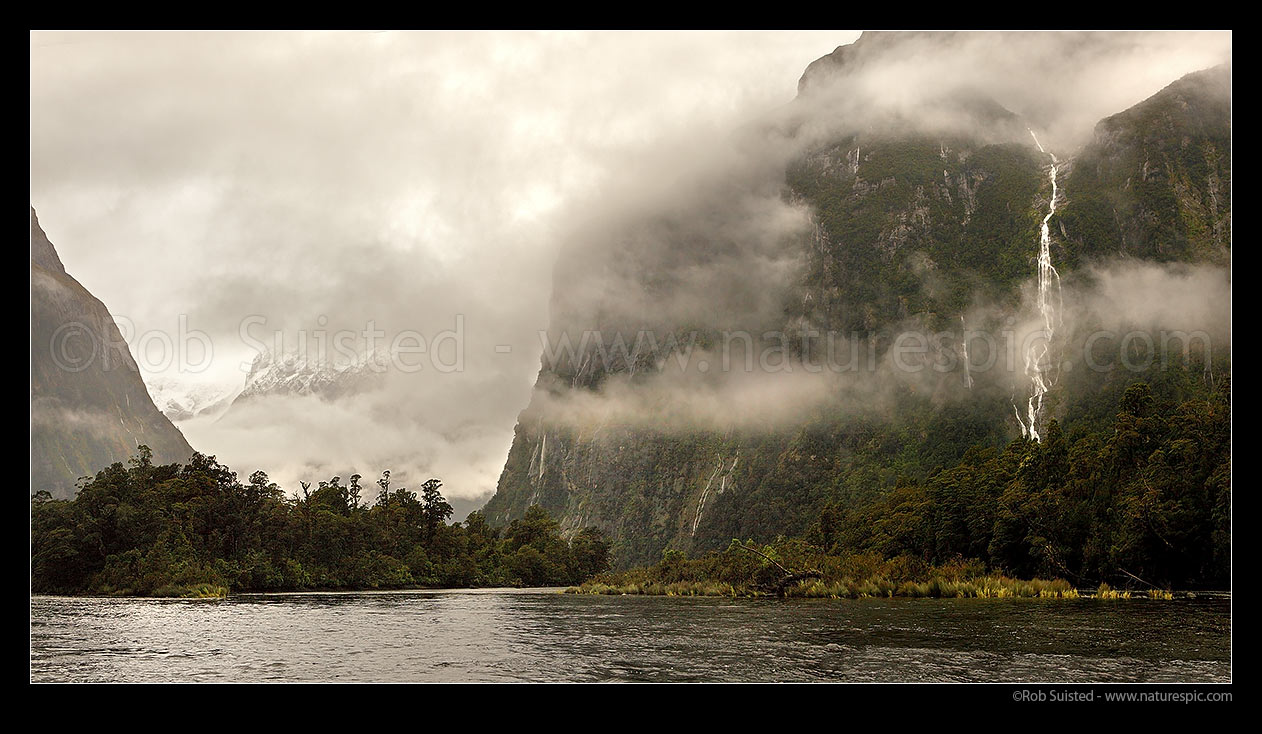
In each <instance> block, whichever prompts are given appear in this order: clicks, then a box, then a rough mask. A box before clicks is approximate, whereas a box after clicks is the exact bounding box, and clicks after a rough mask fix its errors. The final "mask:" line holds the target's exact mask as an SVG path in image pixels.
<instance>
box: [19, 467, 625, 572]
mask: <svg viewBox="0 0 1262 734" xmlns="http://www.w3.org/2000/svg"><path fill="white" fill-rule="evenodd" d="M151 457H152V454H151V452H150V451H149V450H148V448H147V447H143V446H142V447H140V453H139V455H138V456H137V457H135V458H133V459H132V460H131V461H130V465H129V466H124V465H123V464H121V463H116V464H113V465H111V466H109V467H107V468H105V469H103V470H101V471H100V472H98V473H97V475H96V476H95V477H93V478H91V479H90V480H87V481H86V482H84V483H83V485H82V487H81V488H80V490H79V492H78V494H77V496H76V497H75V498H74V500H70V501H65V500H53V499H51V498H50V497H49V496H48V493H46V492H40V493H37V494H36V495H35V497H34V498H33V499H32V504H31V587H32V590H33V591H36V592H52V593H93V594H118V595H145V596H202V595H215V596H217V595H221V594H224V593H227V592H229V591H233V592H237V591H280V590H302V589H390V588H407V587H418V586H419V587H469V586H555V585H564V584H572V583H578V582H581V581H583V580H584V579H587V578H589V577H590V576H592V575H593V574H596V573H599V572H601V571H604V570H605V569H606V568H608V565H609V561H608V556H609V545H608V543H606V542H605V541H604V540H603V539H602V538H601V536H600V533H599V532H598V531H596V530H591V529H588V530H580V531H579V532H577V533H576V534H574V535H573V536H572V537H570V538H569V539H568V540H567V539H565V538H563V537H562V536H561V534H560V532H559V530H558V527H557V524H556V523H555V522H554V521H553V520H552V519H551V518H550V517H548V515H547V513H545V512H544V511H543V510H542V509H536V510H535V511H534V512H531V513H528V514H527V515H526V516H525V517H523V518H521V519H519V520H517V521H515V522H513V523H511V524H510V525H508V526H507V527H505V528H500V529H497V528H492V527H490V526H488V525H487V523H486V522H485V521H484V519H483V517H482V515H481V513H478V512H474V513H472V514H471V515H470V516H469V518H468V519H467V520H465V522H463V523H460V524H448V522H447V521H448V519H449V518H450V517H451V514H452V507H451V505H450V504H449V503H448V502H447V500H446V499H444V498H443V495H442V493H441V491H440V489H441V482H439V481H438V480H436V479H430V480H429V481H427V482H425V483H424V484H423V485H422V487H421V490H420V491H419V492H412V491H410V490H408V489H405V488H402V487H395V486H392V485H391V482H390V473H389V472H385V473H384V474H383V475H382V477H381V478H380V479H379V480H377V487H376V489H377V497H376V501H375V502H372V503H368V502H366V501H365V499H364V496H363V495H364V490H365V487H364V486H362V485H361V484H360V479H361V477H360V476H359V475H355V476H352V477H351V478H350V482H349V483H347V484H343V483H342V480H341V478H340V477H334V478H333V479H331V480H329V481H327V482H321V483H320V485H319V486H318V487H317V488H315V489H314V490H312V489H311V488H310V486H309V485H306V484H304V485H303V488H302V491H301V493H300V494H299V495H298V496H297V497H286V495H285V493H284V492H283V491H282V490H281V488H280V487H278V486H277V485H276V484H275V483H272V482H271V481H269V480H268V477H267V475H266V474H264V473H263V472H255V473H254V474H252V475H250V478H249V481H247V482H244V483H243V482H240V481H238V479H237V475H236V474H235V473H234V472H232V471H231V470H230V469H229V468H228V467H226V466H223V465H221V464H219V463H218V462H217V461H216V460H215V458H214V457H211V456H204V455H201V454H194V456H193V458H192V460H191V461H190V462H189V463H188V464H186V465H179V464H167V465H155V464H153V463H152V460H151Z"/></svg>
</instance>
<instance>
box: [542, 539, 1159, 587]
mask: <svg viewBox="0 0 1262 734" xmlns="http://www.w3.org/2000/svg"><path fill="white" fill-rule="evenodd" d="M566 593H570V594H634V595H647V596H722V597H763V596H784V597H787V598H804V599H868V598H895V597H899V598H912V599H917V598H924V599H1078V598H1084V597H1085V598H1092V597H1093V598H1100V599H1131V598H1148V599H1172V598H1174V594H1173V593H1172V592H1170V591H1169V590H1161V589H1153V590H1146V591H1126V590H1116V589H1113V588H1112V587H1110V586H1109V585H1108V584H1107V583H1106V584H1100V586H1099V588H1097V589H1096V590H1095V591H1094V592H1092V591H1089V590H1080V589H1079V588H1077V587H1075V586H1074V585H1073V584H1071V583H1070V582H1069V581H1066V580H1065V579H1062V578H1050V579H1044V578H1033V579H1019V578H1014V577H1012V576H1009V575H1007V574H1004V573H1002V572H998V571H996V570H994V569H989V568H987V567H986V566H985V565H984V564H983V563H981V562H980V561H966V560H962V559H960V560H956V561H953V562H951V563H947V564H941V565H930V564H926V563H924V562H923V561H921V560H918V559H916V558H912V557H908V556H898V557H895V558H881V557H879V556H876V555H873V554H850V555H837V554H830V553H824V552H822V551H820V550H819V549H818V548H815V547H813V546H811V545H809V544H807V543H803V542H801V541H792V540H789V541H778V542H776V543H773V544H771V545H761V546H759V545H755V544H753V543H751V542H740V541H733V542H732V544H731V545H730V546H729V547H728V548H727V549H726V550H724V551H722V552H714V553H707V554H705V555H702V556H699V557H696V558H689V557H687V556H685V555H684V554H683V553H680V552H678V551H667V552H666V553H665V554H664V555H663V557H662V560H661V561H660V562H659V563H657V564H654V565H652V566H644V567H641V568H633V569H630V570H627V571H620V572H607V573H602V574H600V575H597V576H595V577H594V578H592V579H590V580H588V581H586V582H584V583H583V584H581V585H579V586H572V587H570V588H568V589H566Z"/></svg>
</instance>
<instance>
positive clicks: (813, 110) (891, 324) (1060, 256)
mask: <svg viewBox="0 0 1262 734" xmlns="http://www.w3.org/2000/svg"><path fill="white" fill-rule="evenodd" d="M918 38H919V36H918V34H867V33H865V34H864V35H863V36H862V37H861V38H860V39H859V40H858V41H857V42H856V43H854V44H852V45H851V46H846V47H841V48H839V49H838V50H837V51H836V52H834V53H833V54H830V55H829V56H827V57H824V58H823V59H821V60H819V61H817V62H815V63H813V64H812V65H811V66H810V67H809V68H808V69H807V71H806V73H805V74H804V75H803V78H802V81H801V82H800V83H799V97H798V100H797V102H795V105H794V107H793V109H792V110H791V114H790V117H789V119H788V121H787V122H786V123H785V125H786V126H787V127H788V128H789V130H790V133H791V134H794V135H797V138H798V139H799V140H800V141H801V143H800V150H799V151H798V152H797V153H795V154H794V155H793V156H792V157H791V158H790V160H788V161H787V165H786V166H784V167H782V168H781V169H780V171H779V174H778V179H776V180H767V181H764V182H761V183H748V184H742V183H739V182H736V183H733V181H732V180H731V177H729V178H727V179H723V180H721V181H720V182H718V183H715V184H714V186H713V187H712V188H713V191H712V194H709V195H707V194H705V193H694V194H692V197H691V198H690V199H689V200H688V201H687V205H683V204H679V203H678V202H674V203H672V204H671V205H670V206H667V207H663V208H662V210H661V211H654V212H648V213H641V215H640V218H639V219H638V220H634V221H628V222H627V223H626V225H625V226H624V227H622V228H621V229H617V230H609V231H605V232H600V233H594V234H593V235H592V237H593V240H592V241H601V240H603V241H606V242H608V243H609V244H608V245H607V246H595V245H592V244H591V242H590V241H589V242H584V243H582V246H579V247H573V248H570V249H569V250H567V251H565V252H563V254H562V257H561V260H560V262H559V263H558V265H557V268H556V273H555V276H554V281H553V282H554V293H553V301H552V325H551V327H550V339H551V340H552V343H553V344H555V343H557V342H558V341H560V340H561V339H562V338H564V339H566V340H569V343H571V344H572V345H577V346H576V347H575V348H574V349H572V350H570V351H565V350H560V351H559V352H558V353H555V354H545V359H544V364H543V367H542V369H541V371H540V374H539V378H538V381H537V383H536V387H535V391H534V394H533V395H532V399H531V402H530V405H529V406H528V407H527V408H526V410H524V411H523V412H522V414H521V415H520V417H519V420H518V425H517V427H516V429H515V435H514V440H513V444H512V447H511V448H510V451H509V455H508V458H507V461H506V463H505V467H504V470H503V473H502V474H501V477H500V481H499V484H498V488H497V492H496V494H495V496H494V497H493V498H492V499H491V500H490V502H489V503H488V504H487V506H486V508H485V510H484V512H485V515H486V517H487V519H488V520H489V521H491V522H492V523H494V524H497V525H498V524H505V523H508V522H511V521H513V520H515V519H517V518H520V517H523V516H524V513H525V512H526V509H527V508H528V507H530V506H533V505H540V506H543V507H544V508H545V509H547V510H548V511H549V512H551V513H552V514H553V516H554V517H557V518H559V520H560V523H561V526H562V528H563V529H566V530H567V531H570V532H573V531H576V530H577V529H578V528H581V527H585V526H589V525H595V526H597V527H599V528H601V529H602V530H603V531H604V532H605V533H606V534H607V535H608V536H609V537H610V538H611V540H612V541H613V550H614V554H615V562H616V563H617V564H618V565H620V566H624V567H625V566H629V565H634V564H640V563H646V562H653V561H655V560H657V559H658V558H660V556H661V552H662V551H663V549H668V548H669V549H679V550H685V551H699V550H705V549H710V548H718V547H723V546H726V544H727V543H728V541H730V540H731V539H732V538H734V537H739V538H753V539H757V540H769V539H772V538H774V537H776V536H778V535H788V536H795V535H801V534H803V533H804V532H806V531H807V530H808V528H810V527H812V526H813V525H814V524H815V523H816V522H817V521H818V518H819V517H820V516H821V513H824V512H825V511H826V508H833V507H842V508H846V507H851V508H855V507H863V506H868V505H870V504H871V503H874V502H877V501H880V500H881V499H882V498H884V497H887V496H889V495H890V493H891V492H893V491H894V490H895V489H896V488H897V487H899V486H902V485H903V484H905V483H907V482H916V481H921V480H924V479H926V478H927V477H930V476H932V475H933V474H935V473H936V472H939V471H941V470H942V469H943V468H945V467H950V466H952V465H953V464H955V463H956V462H958V461H960V460H961V458H962V457H964V456H965V455H966V454H967V453H968V452H969V451H970V450H973V449H976V448H977V447H991V448H1000V447H1002V446H1004V445H1005V444H1006V443H1007V442H1009V441H1010V440H1012V439H1013V438H1016V437H1019V436H1020V435H1021V431H1022V430H1024V428H1023V426H1024V422H1025V419H1024V415H1025V413H1026V401H1027V398H1028V397H1029V395H1030V391H1031V378H1030V374H1031V372H1030V368H1029V367H1025V368H1022V367H1021V366H1020V358H1019V357H1018V359H1017V362H1018V364H1017V366H1016V368H1014V369H1012V370H1009V371H1003V370H995V371H991V372H989V373H985V374H982V373H967V372H966V371H965V370H964V369H963V368H961V367H960V359H959V358H960V357H961V356H967V351H966V349H967V344H966V343H964V342H963V340H962V332H963V331H964V330H965V329H985V330H989V331H990V332H991V333H999V332H1000V331H1001V330H1003V329H1005V328H1008V327H1009V326H1010V325H1012V324H1014V323H1017V322H1018V320H1025V321H1033V320H1034V319H1035V318H1038V317H1037V316H1035V317H1033V318H1032V317H1031V314H1030V311H1031V308H1032V307H1031V306H1030V303H1031V298H1032V296H1031V295H1030V293H1029V292H1028V291H1027V290H1026V289H1025V284H1027V283H1028V282H1030V281H1031V280H1032V279H1033V278H1034V276H1035V274H1036V273H1039V272H1043V273H1045V274H1054V271H1051V270H1047V269H1043V268H1042V267H1041V266H1040V264H1039V262H1040V261H1039V258H1040V242H1041V241H1042V240H1041V237H1042V234H1041V227H1042V225H1043V223H1044V219H1045V217H1046V221H1047V225H1048V230H1049V235H1048V239H1049V240H1050V241H1049V243H1048V247H1047V251H1048V256H1049V258H1050V260H1051V262H1054V263H1056V265H1057V267H1058V268H1059V270H1060V273H1063V274H1066V277H1071V278H1072V273H1073V272H1075V271H1076V270H1078V269H1081V270H1082V271H1083V272H1085V271H1086V269H1087V268H1088V267H1089V266H1091V265H1092V264H1095V263H1099V262H1103V261H1106V260H1108V259H1109V258H1116V257H1119V256H1121V257H1131V258H1143V259H1145V260H1148V261H1157V262H1166V261H1177V262H1188V263H1210V264H1217V263H1222V262H1224V261H1225V258H1227V257H1229V247H1230V198H1229V189H1230V127H1229V120H1230V114H1229V106H1228V105H1229V89H1227V80H1228V79H1229V72H1228V71H1227V70H1224V69H1217V70H1210V71H1207V72H1203V73H1201V74H1196V75H1191V76H1190V77H1188V78H1185V79H1183V80H1179V81H1178V82H1176V83H1175V84H1173V85H1171V86H1170V87H1169V88H1167V89H1166V90H1163V91H1162V92H1160V93H1159V94H1157V95H1155V96H1154V97H1152V98H1151V99H1149V100H1147V101H1145V102H1143V103H1141V104H1140V105H1137V106H1135V107H1134V108H1131V109H1130V110H1127V111H1125V112H1122V113H1120V114H1118V115H1114V116H1112V117H1110V118H1108V119H1106V120H1104V121H1102V122H1101V123H1100V125H1099V126H1098V127H1097V130H1096V136H1095V140H1094V142H1092V143H1091V144H1090V145H1088V146H1087V147H1086V148H1084V149H1083V150H1082V151H1080V152H1079V153H1078V154H1077V155H1075V156H1073V158H1072V159H1071V160H1059V161H1057V162H1056V164H1055V167H1053V160H1054V159H1053V158H1052V157H1051V156H1049V155H1048V153H1046V152H1045V151H1043V150H1042V149H1041V148H1040V146H1039V144H1038V141H1037V139H1035V137H1034V136H1033V135H1032V134H1031V133H1030V132H1029V131H1028V130H1027V129H1026V123H1025V122H1024V121H1023V120H1021V118H1020V117H1019V116H1017V115H1015V114H1014V113H1012V112H1010V111H1008V110H1006V109H1004V108H1003V107H1002V106H1001V105H1000V104H998V103H997V102H996V101H994V100H993V99H989V98H987V97H986V96H985V95H984V94H981V93H979V92H977V91H976V90H972V89H969V88H967V87H965V86H961V87H959V88H958V89H944V90H941V93H940V94H937V95H936V96H934V97H933V98H931V99H929V100H928V101H927V102H926V103H925V104H923V105H922V106H920V107H918V108H917V109H916V110H915V112H916V114H918V115H920V116H922V117H924V118H925V119H931V120H934V121H944V120H945V121H949V124H940V125H937V126H933V127H930V126H926V125H922V124H920V123H919V122H918V120H917V119H913V118H910V117H903V116H900V115H901V114H902V113H901V112H900V110H898V109H892V110H881V111H880V112H878V113H871V112H868V111H867V110H868V109H869V108H870V107H871V105H868V104H867V100H865V99H863V98H862V97H857V96H856V95H858V94H859V93H860V92H861V90H859V89H858V88H857V87H850V86H847V85H849V84H850V82H851V79H852V77H853V75H854V74H855V73H856V72H858V71H860V70H862V69H863V68H865V67H866V66H867V65H868V64H872V63H876V62H878V61H879V59H880V57H881V56H882V54H888V53H898V52H899V51H900V49H904V48H906V47H907V44H914V43H916V42H917V41H918ZM848 120H853V123H852V124H851V123H849V122H847V121H848ZM821 128H823V132H821V131H820V130H821ZM1053 177H1054V179H1055V183H1056V184H1057V185H1058V188H1059V190H1058V191H1057V195H1056V196H1055V202H1053V198H1054V197H1053ZM772 178H775V177H774V176H773V177H772ZM699 188H700V187H699ZM751 201H753V202H756V203H755V204H749V202H751ZM1053 204H1056V205H1059V207H1060V208H1059V209H1055V210H1054V208H1053ZM798 208H801V209H805V210H807V211H808V212H809V222H808V226H806V227H805V228H804V229H802V230H788V229H786V230H785V231H779V230H777V232H776V233H773V234H768V233H767V229H768V228H767V226H766V221H767V219H768V216H767V215H768V213H776V214H778V215H779V216H781V217H782V218H791V217H790V214H791V211H796V210H797V209H798ZM1047 278H1048V282H1052V281H1051V276H1050V275H1047ZM1058 283H1059V275H1057V279H1056V281H1055V283H1054V285H1056V288H1057V293H1059V285H1058ZM979 304H983V305H982V306H979ZM1055 318H1057V319H1058V318H1059V315H1057V316H1056V317H1055ZM1051 320H1053V319H1051V318H1050V317H1049V322H1050V321H1051ZM966 321H967V323H965V322H966ZM733 326H736V327H738V328H740V329H743V330H744V331H745V332H747V333H750V334H752V335H753V336H752V338H751V339H750V340H749V341H750V343H752V345H753V347H752V348H753V350H754V352H757V353H758V354H759V355H760V357H759V358H760V359H761V358H762V356H765V355H767V354H769V353H774V352H769V351H768V350H769V349H773V348H774V347H775V346H776V343H777V342H780V343H781V344H782V345H783V347H782V348H781V349H780V351H779V359H781V360H788V361H791V362H794V363H796V364H800V363H809V362H810V361H811V360H815V359H817V357H818V355H819V354H820V353H821V351H823V350H825V349H828V350H831V348H832V346H833V345H832V343H831V335H833V334H840V335H843V337H844V339H845V341H844V342H843V343H842V345H841V347H840V351H841V352H842V354H843V356H844V355H845V354H846V352H848V351H849V350H850V349H854V350H856V352H858V353H862V354H863V355H864V357H863V358H862V359H861V360H860V361H864V360H870V362H871V363H872V364H874V365H878V369H875V370H872V371H870V372H867V373H863V371H862V370H861V369H860V370H856V372H858V373H862V374H858V375H857V376H854V377H853V378H851V377H850V376H843V379H839V380H838V381H837V382H835V383H828V384H827V386H826V387H820V386H819V385H818V384H816V383H818V382H819V381H818V380H816V381H815V382H811V381H810V375H802V372H803V370H802V369H800V367H799V369H798V371H797V372H796V373H794V376H793V377H792V379H785V380H781V381H778V382H774V383H773V382H770V381H765V380H761V381H760V380H758V379H756V376H755V377H745V376H742V375H739V374H736V375H733V374H732V373H731V372H730V371H728V370H724V372H725V373H727V374H725V375H724V376H722V377H719V376H718V375H716V372H717V370H710V371H709V372H707V368H708V367H709V366H710V365H711V364H715V363H716V360H717V359H718V355H719V354H720V353H721V352H723V350H724V349H726V348H727V347H728V346H729V341H730V340H729V339H728V337H729V336H730V332H731V328H732V327H733ZM1031 328H1033V327H1031ZM906 330H916V331H918V332H920V333H927V334H946V335H947V338H945V339H944V340H943V341H942V342H941V343H938V344H936V345H934V346H933V347H932V348H929V349H927V350H926V352H925V354H924V356H922V357H920V358H919V359H920V361H919V362H917V363H916V364H913V365H911V366H910V367H908V368H906V369H899V370H893V369H889V367H888V366H889V365H890V364H891V360H892V359H893V355H894V352H893V351H892V350H891V343H890V337H891V335H892V334H896V333H900V332H902V331H906ZM646 332H647V333H650V334H652V335H654V340H653V341H652V342H647V341H645V340H641V339H638V338H637V335H642V334H644V333H646ZM821 334H828V335H830V337H829V339H830V341H829V343H828V344H827V345H826V344H824V343H823V339H822V337H820V336H819V335H821ZM952 334H954V335H955V336H951V335H952ZM760 335H761V336H760ZM768 335H770V336H768ZM1020 336H1021V335H1020V334H1013V335H1010V336H1009V337H1007V338H1009V339H1010V340H1012V342H1014V343H1015V342H1016V341H1018V340H1019V337H1020ZM686 339H693V340H694V341H695V343H696V344H697V348H698V350H699V352H698V353H700V354H703V355H704V356H705V358H706V359H705V360H703V363H697V362H696V360H693V361H692V362H691V363H690V365H689V367H688V368H686V369H685V370H684V374H683V375H682V376H679V375H676V376H674V377H665V376H663V372H662V368H663V365H669V364H671V361H672V359H674V358H675V357H678V356H680V355H681V353H682V351H683V350H682V349H681V347H680V344H681V342H682V341H683V340H686ZM691 343H692V342H690V344H691ZM611 345H612V347H611ZM720 347H721V348H720ZM990 349H991V350H992V352H1001V351H1003V350H1005V349H1007V346H1006V345H1005V344H1003V343H1000V344H997V345H991V347H990ZM1023 354H1024V353H1023ZM724 356H726V353H725V352H724ZM976 356H977V355H974V357H976ZM938 361H950V362H951V364H952V365H954V367H953V368H952V369H948V370H937V369H934V368H933V364H936V363H937V362H938ZM725 364H726V362H725ZM1070 366H1071V367H1072V366H1073V365H1072V364H1071V365H1070ZM1044 369H1051V368H1049V367H1046V366H1040V367H1037V368H1036V370H1035V371H1036V372H1038V371H1040V370H1044ZM1055 369H1056V370H1057V372H1059V370H1060V367H1059V365H1056V367H1055ZM807 372H809V370H807ZM1133 376H1134V375H1131V374H1129V373H1127V374H1123V373H1121V372H1114V373H1109V374H1103V373H1100V374H1095V373H1091V372H1090V371H1088V370H1085V369H1079V370H1077V371H1076V372H1073V373H1072V379H1070V378H1066V384H1070V383H1072V384H1073V385H1074V389H1075V390H1076V391H1078V394H1077V397H1076V400H1077V402H1075V399H1069V398H1065V399H1062V398H1064V396H1062V395H1061V394H1060V393H1058V392H1057V391H1055V390H1053V391H1052V392H1051V393H1049V394H1048V397H1047V407H1046V409H1043V408H1042V407H1040V409H1039V413H1038V416H1037V418H1036V419H1035V418H1031V419H1030V422H1031V423H1033V422H1034V420H1037V421H1038V422H1039V427H1040V429H1041V428H1042V427H1043V426H1044V425H1046V424H1047V423H1048V422H1049V421H1051V420H1052V419H1056V420H1059V421H1062V422H1066V425H1072V424H1073V421H1074V420H1075V419H1078V418H1080V416H1086V415H1091V416H1095V415H1097V414H1098V415H1103V414H1104V413H1106V412H1107V411H1104V410H1095V407H1096V406H1097V405H1105V404H1107V405H1108V406H1109V407H1110V408H1115V407H1116V405H1117V399H1118V398H1119V397H1120V395H1121V391H1122V390H1125V388H1126V384H1127V383H1126V382H1125V380H1124V378H1128V377H1133ZM1044 377H1045V378H1046V379H1048V380H1050V381H1052V382H1055V380H1056V379H1058V378H1059V374H1052V373H1050V372H1048V373H1046V374H1045V375H1044ZM742 380H744V382H742ZM1193 382H1194V381H1193ZM1180 384H1181V385H1182V384H1183V383H1180ZM732 385H736V386H737V387H736V388H732ZM742 385H746V386H747V387H744V388H742V387H741V386H742ZM799 388H800V389H799ZM1188 389H1193V390H1194V389H1197V388H1196V386H1195V384H1191V385H1190V387H1188ZM802 390H807V391H814V392H813V393H812V396H813V397H812V399H811V400H803V399H801V395H800V393H801V391H802ZM1039 400H1040V406H1041V401H1042V396H1041V394H1040V396H1039ZM1084 400H1085V401H1086V402H1088V403H1091V406H1090V407H1091V410H1085V411H1083V412H1082V413H1081V414H1080V413H1077V412H1075V411H1077V410H1078V409H1079V408H1081V407H1082V403H1083V401H1084ZM1018 405H1020V407H1018ZM707 410H712V411H713V414H714V415H715V416H717V420H706V419H705V418H704V417H703V418H700V419H698V418H697V417H696V415H697V414H698V413H705V412H706V411H707ZM1030 410H1033V407H1031V408H1030ZM637 411H638V412H637ZM1014 411H1015V412H1016V414H1017V419H1016V420H1014ZM1109 415H1111V413H1109ZM1080 419H1081V420H1086V418H1080Z"/></svg>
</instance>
